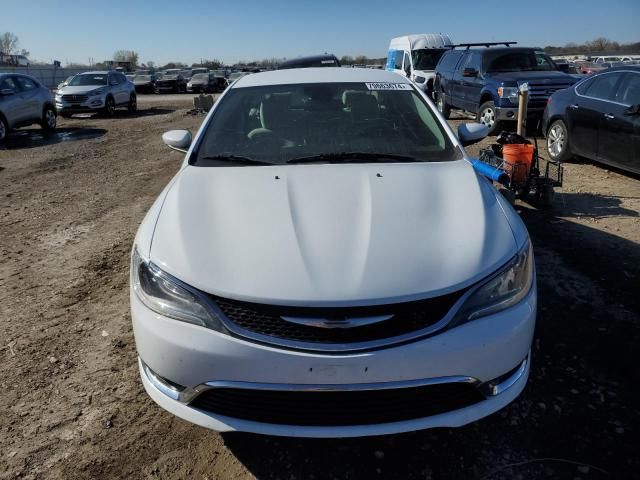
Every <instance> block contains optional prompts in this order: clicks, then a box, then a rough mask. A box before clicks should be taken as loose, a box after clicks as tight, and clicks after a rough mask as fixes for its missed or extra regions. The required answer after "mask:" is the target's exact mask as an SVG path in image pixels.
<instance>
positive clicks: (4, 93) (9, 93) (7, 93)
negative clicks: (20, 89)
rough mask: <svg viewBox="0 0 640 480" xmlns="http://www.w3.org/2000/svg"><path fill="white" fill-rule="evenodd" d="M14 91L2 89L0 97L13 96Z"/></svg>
mask: <svg viewBox="0 0 640 480" xmlns="http://www.w3.org/2000/svg"><path fill="white" fill-rule="evenodd" d="M14 93H16V91H15V90H14V89H13V88H3V89H2V90H0V95H3V96H4V95H13V94H14Z"/></svg>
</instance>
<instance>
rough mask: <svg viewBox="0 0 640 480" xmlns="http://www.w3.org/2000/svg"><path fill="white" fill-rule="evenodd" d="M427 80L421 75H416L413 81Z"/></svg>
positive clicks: (422, 81) (421, 81)
mask: <svg viewBox="0 0 640 480" xmlns="http://www.w3.org/2000/svg"><path fill="white" fill-rule="evenodd" d="M426 80H427V79H426V78H424V77H421V76H420V75H416V76H415V77H413V81H414V82H416V83H424V82H425V81H426Z"/></svg>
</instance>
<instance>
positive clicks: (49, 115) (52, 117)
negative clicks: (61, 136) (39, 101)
mask: <svg viewBox="0 0 640 480" xmlns="http://www.w3.org/2000/svg"><path fill="white" fill-rule="evenodd" d="M44 120H45V122H47V127H49V128H56V114H55V112H54V111H53V110H51V109H48V110H47V111H46V112H45V114H44Z"/></svg>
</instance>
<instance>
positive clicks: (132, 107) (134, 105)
mask: <svg viewBox="0 0 640 480" xmlns="http://www.w3.org/2000/svg"><path fill="white" fill-rule="evenodd" d="M127 110H128V111H129V113H135V112H137V111H138V97H137V96H136V94H135V93H132V94H131V96H130V97H129V105H127Z"/></svg>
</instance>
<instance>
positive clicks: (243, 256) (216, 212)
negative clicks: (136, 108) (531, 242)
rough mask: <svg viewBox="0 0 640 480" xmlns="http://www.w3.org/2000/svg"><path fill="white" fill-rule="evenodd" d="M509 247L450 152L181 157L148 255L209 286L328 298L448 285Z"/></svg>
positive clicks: (480, 188)
mask: <svg viewBox="0 0 640 480" xmlns="http://www.w3.org/2000/svg"><path fill="white" fill-rule="evenodd" d="M516 250H517V246H516V242H515V240H514V235H513V233H512V231H511V228H510V225H509V223H508V221H507V218H506V216H505V214H504V212H503V210H502V209H501V207H500V204H499V203H498V202H497V200H496V191H495V189H493V187H492V186H491V185H489V184H488V183H487V182H486V181H485V180H484V179H481V178H480V177H478V176H477V175H476V173H475V172H474V170H473V168H472V167H471V165H470V164H469V163H468V162H467V161H466V160H460V161H455V162H444V163H421V164H384V165H374V164H371V165H354V164H343V165H297V166H273V167H224V168H216V167H192V166H188V167H186V168H185V169H183V170H182V171H181V173H179V176H178V178H177V179H176V181H175V182H174V184H173V186H172V187H171V189H170V190H169V192H168V193H167V196H166V198H165V201H164V205H163V207H162V210H161V212H160V214H159V216H158V220H157V223H156V228H155V232H154V235H153V240H152V243H151V250H150V255H149V256H150V260H151V261H152V262H154V263H155V264H156V265H159V266H160V267H161V268H162V269H164V270H165V271H167V272H168V273H170V274H172V275H174V276H175V277H177V278H179V279H181V280H182V281H184V282H186V283H188V284H190V285H193V286H194V287H196V288H198V289H200V290H203V291H206V292H208V293H211V294H215V295H219V296H223V297H227V298H235V299H239V300H247V301H255V302H262V303H273V304H288V305H314V306H320V305H323V306H328V305H345V304H349V305H363V304H375V303H390V302H394V301H396V302H398V301H405V300H409V299H416V298H428V297H431V296H436V295H440V294H444V293H448V292H451V291H455V290H458V289H460V288H463V287H465V286H467V285H470V284H472V283H474V282H476V281H477V280H479V279H481V278H483V277H485V276H487V275H489V274H490V273H492V272H494V271H495V270H496V269H497V268H498V267H500V266H501V265H502V264H504V263H505V262H506V261H508V260H509V259H510V258H511V257H512V256H513V255H514V254H515V252H516Z"/></svg>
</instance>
